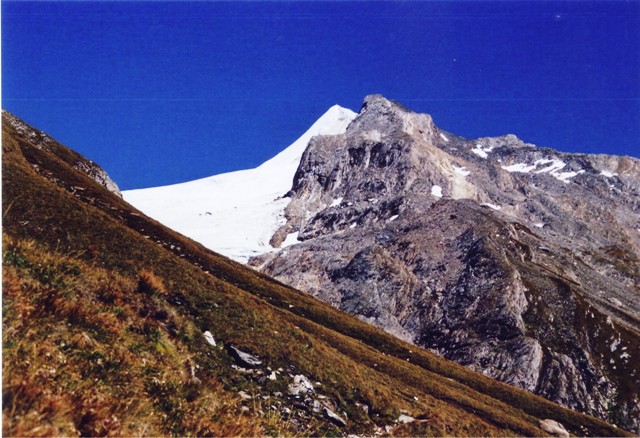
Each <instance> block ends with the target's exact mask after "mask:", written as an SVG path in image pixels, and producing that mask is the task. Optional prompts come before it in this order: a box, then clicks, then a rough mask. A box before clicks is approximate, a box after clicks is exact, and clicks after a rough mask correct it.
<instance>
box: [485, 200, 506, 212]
mask: <svg viewBox="0 0 640 438" xmlns="http://www.w3.org/2000/svg"><path fill="white" fill-rule="evenodd" d="M480 205H482V206H483V207H489V208H491V209H493V210H496V211H499V210H502V207H501V206H499V205H496V204H490V203H488V202H484V203H482V204H480Z"/></svg>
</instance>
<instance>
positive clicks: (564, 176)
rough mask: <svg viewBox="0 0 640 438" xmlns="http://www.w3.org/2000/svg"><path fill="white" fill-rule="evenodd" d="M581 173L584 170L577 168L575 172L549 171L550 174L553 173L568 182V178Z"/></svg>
mask: <svg viewBox="0 0 640 438" xmlns="http://www.w3.org/2000/svg"><path fill="white" fill-rule="evenodd" d="M581 173H584V170H578V171H577V172H573V171H571V172H559V173H558V172H555V173H553V172H552V173H551V175H553V176H554V177H556V178H557V179H559V180H560V181H562V182H565V183H568V182H569V178H573V177H574V176H576V175H580V174H581Z"/></svg>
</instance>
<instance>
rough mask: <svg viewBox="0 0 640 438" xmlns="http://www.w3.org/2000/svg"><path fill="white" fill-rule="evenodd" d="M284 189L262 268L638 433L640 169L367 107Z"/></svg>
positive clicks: (308, 156) (406, 336) (315, 145)
mask: <svg viewBox="0 0 640 438" xmlns="http://www.w3.org/2000/svg"><path fill="white" fill-rule="evenodd" d="M289 178H291V180H290V181H291V187H288V188H286V189H284V188H283V189H282V190H281V192H280V193H279V195H280V196H281V195H284V194H285V193H286V198H285V199H280V200H279V202H280V201H281V202H282V203H283V205H285V204H286V208H285V209H284V218H285V219H284V220H283V221H282V222H283V223H282V225H281V226H280V227H279V228H278V229H277V230H275V232H274V233H273V234H272V235H271V241H270V242H271V245H272V246H273V247H274V248H279V249H277V250H274V251H270V252H269V251H264V254H262V255H260V256H258V257H255V258H253V259H252V260H251V261H250V264H251V265H252V266H254V267H256V268H257V269H259V270H261V271H262V272H264V273H267V274H268V275H271V276H274V277H275V278H277V279H278V280H280V281H282V282H284V283H286V284H289V285H291V286H293V287H295V288H297V289H300V290H303V291H305V292H307V293H309V294H310V295H312V296H314V297H316V298H319V299H321V300H323V301H325V302H327V303H330V304H331V305H333V306H334V307H336V308H339V309H341V310H344V311H346V312H349V313H351V314H353V315H356V316H358V317H359V318H360V319H362V320H364V321H367V322H370V323H372V324H374V325H376V326H378V327H381V328H383V329H384V330H386V331H387V332H389V333H392V334H394V335H395V336H397V337H399V338H401V339H403V340H405V341H408V342H412V343H415V344H416V345H419V346H422V347H425V348H427V349H429V350H431V351H433V352H435V353H437V354H439V355H441V356H443V357H445V358H448V359H451V360H454V361H456V362H458V363H460V364H463V365H465V366H467V367H469V368H470V369H472V370H476V371H478V372H481V373H483V374H485V375H487V376H491V377H493V378H495V379H498V380H500V381H503V382H507V383H510V384H512V385H515V386H517V387H520V388H523V389H526V390H528V391H531V392H533V393H536V394H539V395H542V396H544V397H546V398H548V399H550V400H553V401H555V402H558V403H560V404H562V405H564V406H567V407H570V408H572V409H576V410H578V411H581V412H586V413H589V414H591V415H595V416H598V417H600V418H602V419H604V420H606V421H609V422H612V423H615V424H618V425H623V426H624V427H626V428H628V429H629V430H633V431H635V432H637V433H638V432H640V423H639V421H638V418H640V376H639V372H640V370H639V366H638V363H640V360H638V356H640V342H639V337H638V335H639V333H640V299H639V298H640V262H639V256H640V161H639V160H637V159H634V158H630V157H616V156H607V155H585V154H567V153H561V152H558V151H554V150H552V149H549V148H541V147H535V146H534V145H531V144H527V143H524V142H523V141H521V140H519V139H518V138H517V137H515V136H514V135H506V136H503V137H497V138H480V139H476V140H468V139H465V138H462V137H459V136H456V135H454V134H452V133H449V132H445V131H443V130H441V129H440V128H438V127H437V126H436V125H435V124H434V122H433V120H432V118H431V117H430V116H429V115H427V114H416V113H414V112H412V111H410V110H409V109H407V108H405V107H403V106H402V105H399V104H397V103H394V102H391V101H389V100H387V99H385V98H384V97H382V96H379V95H372V96H368V97H367V98H366V99H365V102H364V104H363V106H362V109H361V110H360V112H359V114H358V115H357V117H355V118H354V119H353V120H352V121H351V123H349V124H348V127H346V130H345V132H344V133H340V134H337V135H324V136H317V137H313V138H311V140H310V141H309V143H308V146H307V148H306V150H305V151H304V153H303V154H302V156H301V159H300V162H299V166H298V168H297V170H296V172H295V174H291V173H290V174H289ZM158 190H159V191H158V192H156V193H157V194H158V199H162V198H163V194H162V193H161V191H162V189H158ZM211 195H212V198H211V200H212V201H211V202H215V199H216V197H215V196H213V195H214V194H213V193H211ZM127 196H128V195H127V193H126V192H125V198H126V197H127ZM132 202H134V204H136V205H140V207H141V208H142V209H143V211H146V212H148V213H149V214H151V215H154V212H152V211H151V209H150V208H147V207H145V206H143V205H142V203H138V202H137V201H134V200H132ZM150 202H152V201H151V200H150ZM145 208H147V209H146V210H145ZM211 214H212V215H215V214H216V212H215V209H214V210H211ZM155 217H156V218H157V219H158V220H160V221H162V222H164V223H167V222H166V219H165V217H163V216H162V215H156V216H155ZM181 220H185V221H186V217H185V219H180V218H177V219H176V221H177V222H180V221H181ZM271 229H272V228H271ZM271 229H270V230H271ZM210 232H212V233H214V232H215V228H210ZM270 232H271V231H270ZM267 234H269V233H267ZM236 238H237V237H236ZM266 239H267V237H264V238H263V242H264V241H266ZM292 243H293V244H292ZM283 244H284V245H283ZM263 248H267V247H266V246H263ZM221 250H222V249H221ZM223 252H224V251H223Z"/></svg>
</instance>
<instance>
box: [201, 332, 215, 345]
mask: <svg viewBox="0 0 640 438" xmlns="http://www.w3.org/2000/svg"><path fill="white" fill-rule="evenodd" d="M203 335H204V339H205V340H206V341H207V344H209V345H211V346H212V347H215V346H216V340H215V339H213V335H212V334H211V332H210V331H209V330H207V331H206V332H204V333H203Z"/></svg>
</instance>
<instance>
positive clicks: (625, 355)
mask: <svg viewBox="0 0 640 438" xmlns="http://www.w3.org/2000/svg"><path fill="white" fill-rule="evenodd" d="M629 357H631V356H630V355H629V353H627V352H624V353H622V354H621V355H620V359H627V358H629Z"/></svg>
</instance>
